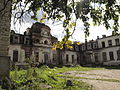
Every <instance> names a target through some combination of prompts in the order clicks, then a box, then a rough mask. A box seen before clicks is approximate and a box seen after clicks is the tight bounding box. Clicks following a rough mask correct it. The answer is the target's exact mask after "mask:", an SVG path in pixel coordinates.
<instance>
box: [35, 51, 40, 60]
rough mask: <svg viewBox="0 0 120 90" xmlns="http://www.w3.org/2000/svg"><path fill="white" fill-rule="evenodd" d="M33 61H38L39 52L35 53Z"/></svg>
mask: <svg viewBox="0 0 120 90" xmlns="http://www.w3.org/2000/svg"><path fill="white" fill-rule="evenodd" d="M35 61H36V62H38V61H39V52H35Z"/></svg>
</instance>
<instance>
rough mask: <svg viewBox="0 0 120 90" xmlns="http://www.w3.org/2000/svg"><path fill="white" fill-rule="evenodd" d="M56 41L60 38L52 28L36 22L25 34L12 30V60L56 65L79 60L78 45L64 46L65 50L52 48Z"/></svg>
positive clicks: (18, 62)
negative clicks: (54, 33)
mask: <svg viewBox="0 0 120 90" xmlns="http://www.w3.org/2000/svg"><path fill="white" fill-rule="evenodd" d="M55 42H58V40H57V38H55V37H53V36H52V35H51V34H50V28H49V27H48V26H47V25H45V24H41V23H38V22H36V23H34V24H33V25H32V27H31V28H28V29H27V30H26V31H25V32H24V35H22V34H17V33H15V32H14V31H13V30H11V35H10V46H9V56H10V57H11V61H13V62H15V63H16V64H18V65H19V64H21V65H24V64H26V62H27V61H28V60H29V62H30V60H31V62H34V63H35V64H38V63H42V64H54V65H58V64H62V65H70V64H77V63H78V62H79V46H78V45H74V46H73V47H74V48H72V49H68V48H66V47H64V49H63V50H60V49H57V50H52V48H53V46H52V45H53V43H55Z"/></svg>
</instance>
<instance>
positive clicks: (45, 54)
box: [44, 53, 49, 64]
mask: <svg viewBox="0 0 120 90" xmlns="http://www.w3.org/2000/svg"><path fill="white" fill-rule="evenodd" d="M48 61H49V60H48V53H44V63H45V64H48Z"/></svg>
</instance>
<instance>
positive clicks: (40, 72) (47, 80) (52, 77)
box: [10, 66, 99, 90]
mask: <svg viewBox="0 0 120 90" xmlns="http://www.w3.org/2000/svg"><path fill="white" fill-rule="evenodd" d="M96 69H99V68H85V67H80V66H77V67H63V68H57V67H55V68H53V69H50V68H48V67H47V66H43V67H41V68H30V69H28V70H20V71H18V70H17V69H16V70H15V71H11V72H10V77H11V79H12V81H13V82H15V84H16V88H17V90H48V88H49V90H91V87H90V86H89V85H87V84H86V83H84V82H82V81H76V80H73V79H72V82H73V86H66V80H67V78H60V77H59V76H58V73H62V72H66V71H74V70H79V71H87V70H96Z"/></svg>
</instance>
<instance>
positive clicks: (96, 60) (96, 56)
mask: <svg viewBox="0 0 120 90" xmlns="http://www.w3.org/2000/svg"><path fill="white" fill-rule="evenodd" d="M95 62H98V53H95Z"/></svg>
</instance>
